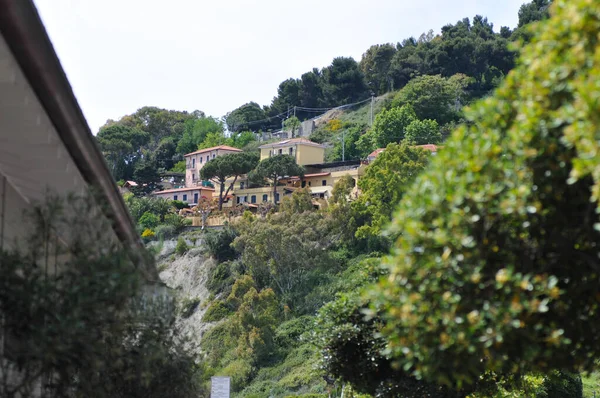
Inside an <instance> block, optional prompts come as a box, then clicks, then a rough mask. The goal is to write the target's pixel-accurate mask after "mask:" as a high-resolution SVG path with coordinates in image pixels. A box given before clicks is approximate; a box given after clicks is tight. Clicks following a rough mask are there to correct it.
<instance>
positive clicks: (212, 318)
mask: <svg viewBox="0 0 600 398" xmlns="http://www.w3.org/2000/svg"><path fill="white" fill-rule="evenodd" d="M231 313H232V312H231V310H230V309H229V308H228V307H227V305H226V304H225V303H224V302H222V301H220V300H217V301H214V302H213V303H212V304H211V305H210V307H208V309H207V310H206V312H205V313H204V316H203V317H202V322H218V321H220V320H221V319H223V318H226V317H227V316H228V315H230V314H231Z"/></svg>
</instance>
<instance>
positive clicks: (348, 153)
mask: <svg viewBox="0 0 600 398" xmlns="http://www.w3.org/2000/svg"><path fill="white" fill-rule="evenodd" d="M366 130H367V126H366V125H361V124H358V125H353V126H347V127H346V126H345V127H343V128H342V134H337V136H336V137H337V138H338V139H336V140H335V143H334V144H333V151H332V155H331V160H333V161H335V160H342V153H343V155H344V159H346V160H350V159H361V158H364V157H366V156H367V155H368V154H369V153H370V152H371V151H372V149H370V148H369V149H370V150H368V151H367V153H365V154H363V153H362V152H361V151H360V147H359V145H358V141H359V140H360V137H361V136H362V135H363V133H364V132H365V131H366ZM342 145H343V148H342Z"/></svg>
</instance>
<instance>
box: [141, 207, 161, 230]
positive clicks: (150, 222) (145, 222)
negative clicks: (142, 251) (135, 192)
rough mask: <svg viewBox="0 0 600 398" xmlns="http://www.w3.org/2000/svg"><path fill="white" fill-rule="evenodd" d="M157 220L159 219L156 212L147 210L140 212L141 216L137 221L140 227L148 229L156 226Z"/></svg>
mask: <svg viewBox="0 0 600 398" xmlns="http://www.w3.org/2000/svg"><path fill="white" fill-rule="evenodd" d="M159 222H160V219H159V218H158V216H157V215H156V214H153V213H150V212H149V211H147V212H145V213H144V214H142V216H141V217H140V220H139V221H138V223H139V224H140V225H141V226H142V227H144V228H148V229H154V228H156V226H157V225H158V223H159Z"/></svg>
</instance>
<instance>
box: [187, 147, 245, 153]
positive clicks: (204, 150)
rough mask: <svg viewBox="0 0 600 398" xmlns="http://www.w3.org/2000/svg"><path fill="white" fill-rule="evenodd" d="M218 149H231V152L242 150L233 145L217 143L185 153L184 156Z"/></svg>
mask: <svg viewBox="0 0 600 398" xmlns="http://www.w3.org/2000/svg"><path fill="white" fill-rule="evenodd" d="M218 150H222V151H232V152H242V150H241V149H239V148H234V147H232V146H229V145H219V146H213V147H211V148H206V149H200V150H199V151H196V152H191V153H186V154H185V155H184V156H192V155H197V154H199V153H204V152H212V151H218Z"/></svg>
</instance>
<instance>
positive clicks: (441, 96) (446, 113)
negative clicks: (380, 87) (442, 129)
mask: <svg viewBox="0 0 600 398" xmlns="http://www.w3.org/2000/svg"><path fill="white" fill-rule="evenodd" d="M468 81H469V78H468V77H467V76H465V75H456V76H452V77H451V78H444V77H442V76H440V75H436V76H420V77H417V78H415V79H413V80H411V81H410V82H409V83H408V84H407V85H406V86H405V87H404V88H403V89H402V90H400V91H399V92H398V94H396V97H395V98H394V101H393V103H392V104H393V106H403V105H405V104H410V105H411V106H412V107H413V109H414V111H415V114H416V116H417V118H419V119H432V120H436V121H437V122H438V123H440V124H445V123H448V122H451V121H453V120H457V119H458V116H459V110H460V109H461V108H462V105H463V101H464V94H465V93H464V91H465V88H466V86H467V84H468Z"/></svg>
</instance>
